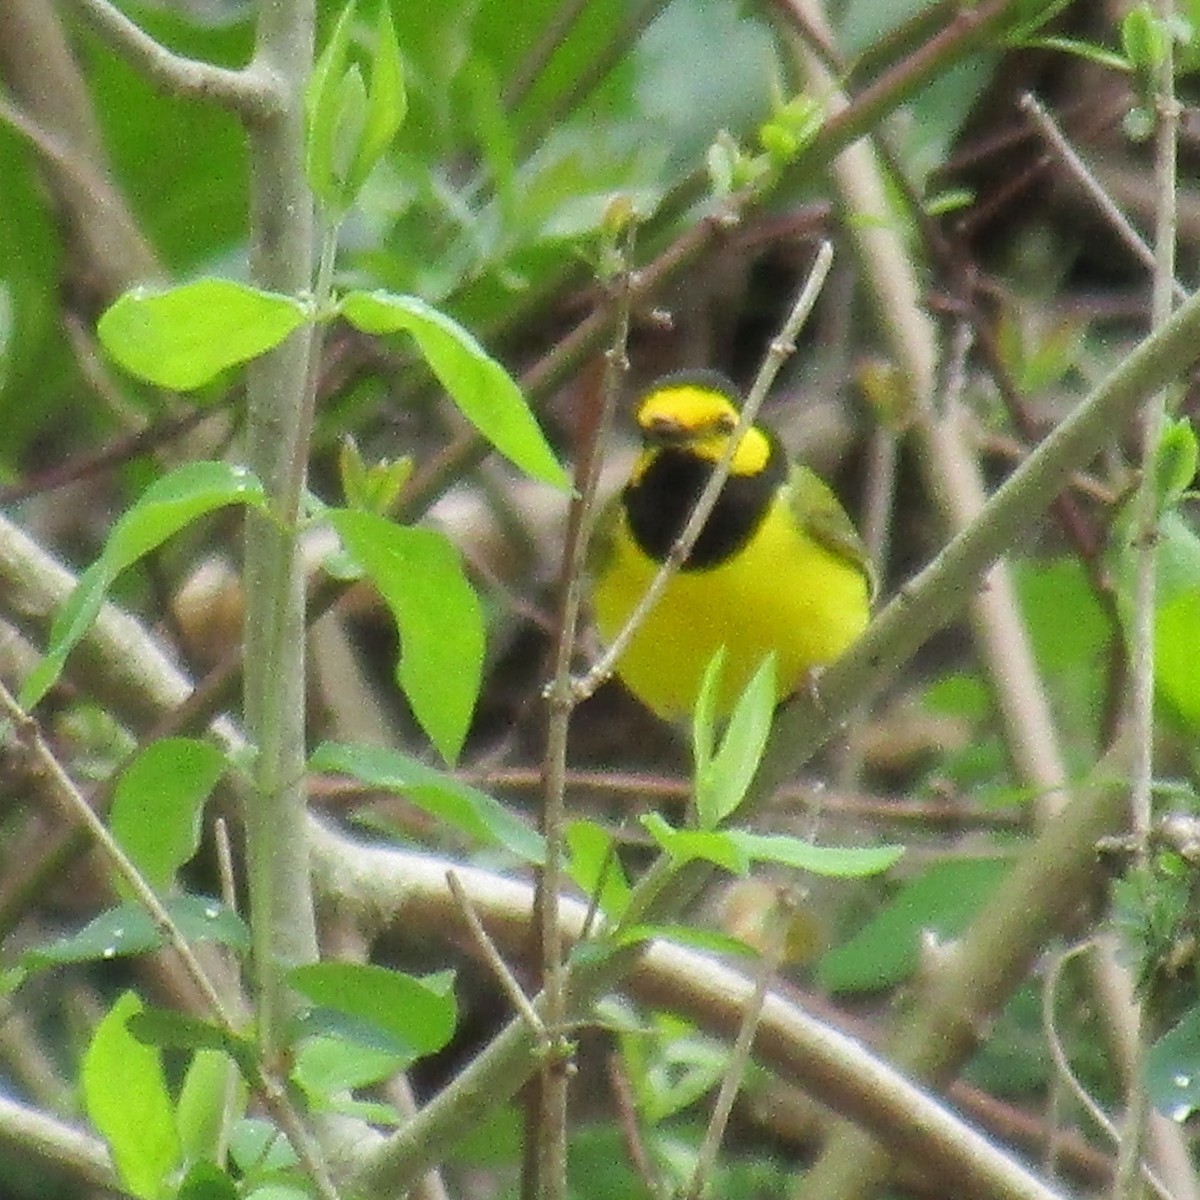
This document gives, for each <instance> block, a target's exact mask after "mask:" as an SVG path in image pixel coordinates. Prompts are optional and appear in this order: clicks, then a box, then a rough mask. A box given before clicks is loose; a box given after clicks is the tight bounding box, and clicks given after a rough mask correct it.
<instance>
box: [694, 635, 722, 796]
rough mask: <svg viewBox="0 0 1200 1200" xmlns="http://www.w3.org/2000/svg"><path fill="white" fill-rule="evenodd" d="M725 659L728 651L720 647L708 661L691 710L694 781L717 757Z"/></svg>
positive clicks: (706, 771) (705, 772) (705, 771)
mask: <svg viewBox="0 0 1200 1200" xmlns="http://www.w3.org/2000/svg"><path fill="white" fill-rule="evenodd" d="M725 658H726V653H725V647H724V646H721V647H720V649H718V650H717V652H716V654H714V655H713V656H712V658H710V659H709V660H708V663H707V664H706V665H705V668H704V675H703V676H702V677H701V679H700V690H699V691H698V692H697V693H696V703H695V706H694V707H693V708H692V775H693V777H694V778H695V779H699V778H700V777H701V776H702V775H705V774H707V773H708V769H709V764H710V763H711V762H712V758H713V755H714V754H715V753H716V748H717V700H718V698H719V697H720V694H721V676H722V674H723V673H724V671H725Z"/></svg>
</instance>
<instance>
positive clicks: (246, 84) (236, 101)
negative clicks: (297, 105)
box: [75, 0, 279, 120]
mask: <svg viewBox="0 0 1200 1200" xmlns="http://www.w3.org/2000/svg"><path fill="white" fill-rule="evenodd" d="M75 3H76V7H77V8H78V10H79V14H80V16H82V17H83V19H84V20H85V21H87V23H88V24H89V25H90V26H91V27H92V29H93V30H94V31H95V32H96V33H97V34H98V35H99V36H100V37H102V38H103V39H104V41H105V42H107V43H108V46H109V48H110V49H111V50H113V51H114V52H116V53H117V54H119V55H120V56H121V57H122V58H124V59H125V60H126V62H128V63H129V64H130V65H131V66H133V67H134V68H136V69H137V70H138V71H140V72H141V73H142V74H143V75H144V76H145V77H146V78H147V79H150V80H152V81H153V82H154V83H156V84H158V85H159V86H160V87H162V88H164V89H165V90H166V91H169V92H171V93H173V94H175V95H177V96H191V97H193V98H195V99H201V100H213V101H215V102H216V103H218V104H221V105H223V106H224V107H225V108H228V109H230V110H232V111H233V112H236V113H237V114H238V115H239V116H241V117H242V118H243V119H244V120H260V119H262V118H264V117H269V116H274V115H276V113H277V112H278V108H279V90H278V86H277V81H276V80H275V79H274V78H272V76H271V74H270V73H269V72H268V71H266V70H264V69H262V68H261V67H259V66H256V65H254V64H251V65H250V66H248V67H245V68H243V69H242V70H239V71H231V70H229V69H228V68H227V67H218V66H214V65H213V64H212V63H208V62H204V61H202V60H200V59H195V58H186V57H185V56H183V55H182V54H176V53H174V51H171V50H168V49H167V47H166V46H164V45H162V43H161V42H157V41H155V40H154V38H152V37H151V36H150V35H149V34H148V33H146V32H145V31H144V30H143V29H142V28H141V27H140V26H139V25H137V24H136V23H135V22H133V21H131V20H130V19H129V18H128V17H127V16H126V15H125V14H124V13H123V12H122V11H121V10H120V9H119V8H117V7H116V5H115V4H111V3H109V0H75Z"/></svg>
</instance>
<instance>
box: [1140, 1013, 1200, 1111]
mask: <svg viewBox="0 0 1200 1200" xmlns="http://www.w3.org/2000/svg"><path fill="white" fill-rule="evenodd" d="M1145 1080H1146V1092H1147V1094H1148V1095H1149V1097H1150V1102H1151V1103H1152V1104H1153V1105H1154V1107H1155V1108H1156V1109H1158V1111H1159V1112H1160V1113H1162V1114H1163V1116H1165V1117H1169V1118H1170V1119H1171V1120H1172V1121H1176V1122H1178V1123H1179V1124H1181V1125H1182V1124H1183V1122H1184V1121H1186V1120H1187V1119H1188V1118H1189V1117H1190V1116H1191V1115H1192V1114H1193V1113H1194V1112H1196V1111H1197V1109H1200V1007H1195V1008H1192V1009H1190V1010H1189V1011H1188V1012H1187V1013H1185V1014H1184V1016H1183V1017H1182V1019H1181V1020H1180V1021H1178V1022H1177V1023H1176V1024H1175V1025H1174V1026H1173V1027H1172V1028H1171V1029H1169V1030H1167V1032H1166V1033H1164V1034H1163V1035H1162V1037H1160V1038H1159V1039H1158V1040H1157V1041H1156V1042H1154V1044H1153V1045H1151V1047H1150V1049H1149V1051H1148V1053H1147V1055H1146V1077H1145Z"/></svg>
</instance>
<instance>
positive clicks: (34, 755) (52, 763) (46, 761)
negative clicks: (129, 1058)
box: [0, 683, 235, 1033]
mask: <svg viewBox="0 0 1200 1200" xmlns="http://www.w3.org/2000/svg"><path fill="white" fill-rule="evenodd" d="M0 710H3V713H4V715H5V717H6V718H7V719H8V720H9V721H11V722H12V726H13V729H14V731H15V735H16V738H17V740H18V742H19V743H20V745H21V746H22V747H23V748H24V750H25V752H26V753H27V754H28V755H29V756H30V758H31V759H32V761H33V763H34V764H35V765H36V768H37V772H38V775H39V777H40V778H41V779H44V780H45V781H46V784H47V785H48V787H49V790H50V794H51V796H52V798H53V800H54V802H55V804H56V805H57V806H58V807H59V808H60V809H62V810H64V811H65V812H66V813H68V814H69V815H70V816H71V817H72V818H73V819H74V820H76V821H78V822H79V823H80V824H81V825H83V826H84V828H85V829H86V830H87V831H88V833H89V834H90V835H91V837H92V839H93V841H94V842H95V843H96V845H97V846H99V848H100V849H101V851H102V852H103V853H104V856H105V858H106V859H107V860H108V862H109V865H110V866H111V867H112V868H113V869H114V870H115V871H116V873H117V874H118V875H119V876H120V877H121V879H122V881H123V882H124V883H125V885H126V886H127V887H128V888H129V890H130V891H131V892H132V893H133V895H134V898H135V899H136V900H137V902H138V903H139V904H140V905H141V906H142V908H144V909H145V910H146V913H147V914H148V915H149V917H150V919H151V920H152V921H153V922H154V925H155V928H156V929H157V930H158V931H159V933H160V934H162V936H163V938H164V939H165V940H166V941H167V943H168V944H169V945H170V947H171V948H172V949H173V950H174V951H175V953H176V954H177V955H178V956H179V958H180V961H181V962H182V963H183V965H184V968H185V969H186V971H187V973H188V976H189V977H190V979H191V980H192V982H193V983H194V984H195V985H196V987H197V988H198V989H199V991H200V994H201V995H202V996H203V997H204V1000H205V1003H206V1004H207V1005H208V1007H209V1009H210V1010H211V1012H212V1014H213V1016H214V1017H215V1018H216V1019H217V1020H218V1021H219V1022H220V1024H221V1026H222V1028H223V1029H225V1030H226V1031H227V1032H229V1033H233V1032H234V1029H235V1021H234V1017H233V1014H232V1013H230V1011H229V1010H228V1009H227V1008H226V1006H225V1002H224V1001H223V1000H222V999H221V996H220V993H219V992H218V991H217V987H216V984H214V983H213V981H212V979H211V978H209V975H208V972H207V971H205V969H204V968H203V966H201V964H200V960H199V959H198V958H197V957H196V954H195V951H193V950H192V947H191V944H190V943H189V942H188V940H187V938H185V937H184V936H183V931H182V930H181V929H180V928H179V926H178V925H177V924H176V923H175V920H174V918H173V917H172V916H171V914H170V913H169V912H167V910H166V907H165V906H164V905H163V903H162V901H161V900H159V898H158V896H156V895H155V893H154V889H153V888H151V887H150V885H149V884H148V883H147V882H146V880H145V877H144V876H143V875H142V873H141V872H140V871H139V870H138V869H137V867H136V866H135V865H134V863H133V860H132V859H130V857H129V856H128V855H127V854H126V853H125V851H124V850H122V849H121V847H120V845H119V844H118V843H117V840H116V838H114V837H113V835H112V834H111V833H109V831H108V827H107V826H106V825H105V824H104V822H103V821H101V820H100V818H99V817H98V816H97V815H96V813H95V812H94V811H93V810H92V806H91V805H90V804H88V802H87V800H86V799H85V798H84V795H83V793H82V792H80V790H79V789H78V788H77V787H76V786H75V783H74V781H73V780H72V779H71V777H70V776H69V775H68V774H67V772H66V771H65V770H64V769H63V766H62V764H61V763H60V762H59V761H58V759H57V758H56V757H55V755H54V753H53V752H52V751H51V749H50V747H49V746H47V745H46V741H45V739H44V738H43V737H42V732H41V729H40V728H39V726H38V723H37V722H36V721H35V720H34V719H33V718H32V717H31V716H30V715H29V714H28V713H27V712H25V710H24V709H23V708H22V707H21V706H20V705H19V704H18V703H17V701H16V698H15V697H14V696H13V695H12V693H11V692H9V690H8V688H6V687H5V686H4V685H3V684H2V683H0Z"/></svg>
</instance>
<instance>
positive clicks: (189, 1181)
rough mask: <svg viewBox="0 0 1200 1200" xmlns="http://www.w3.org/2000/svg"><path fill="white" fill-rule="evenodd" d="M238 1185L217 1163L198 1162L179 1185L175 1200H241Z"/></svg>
mask: <svg viewBox="0 0 1200 1200" xmlns="http://www.w3.org/2000/svg"><path fill="white" fill-rule="evenodd" d="M240 1196H241V1193H240V1192H239V1191H238V1189H237V1184H236V1183H234V1181H233V1180H232V1179H231V1178H230V1177H229V1176H228V1175H227V1174H226V1173H225V1172H224V1171H222V1170H221V1168H220V1167H218V1166H217V1165H216V1163H212V1162H196V1163H193V1165H192V1167H191V1169H190V1170H189V1171H188V1173H187V1174H186V1175H185V1176H184V1178H183V1182H182V1183H181V1184H180V1185H179V1191H178V1192H177V1193H176V1196H175V1200H239V1198H240Z"/></svg>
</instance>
